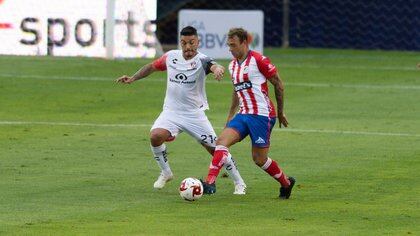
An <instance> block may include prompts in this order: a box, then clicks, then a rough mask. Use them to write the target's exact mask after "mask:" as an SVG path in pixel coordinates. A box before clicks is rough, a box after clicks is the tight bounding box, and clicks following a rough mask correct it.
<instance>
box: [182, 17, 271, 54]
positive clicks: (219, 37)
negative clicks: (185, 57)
mask: <svg viewBox="0 0 420 236" xmlns="http://www.w3.org/2000/svg"><path fill="white" fill-rule="evenodd" d="M185 26H193V27H195V28H196V29H197V31H198V36H199V38H200V48H199V51H200V52H202V53H204V54H206V55H208V56H210V57H213V58H220V59H221V58H225V59H228V58H229V59H230V58H232V55H231V54H230V52H229V48H228V46H227V33H228V31H229V29H230V28H234V27H242V28H244V29H246V30H247V31H248V32H249V33H251V34H252V36H253V39H254V40H253V42H252V43H251V45H250V48H251V49H252V50H255V51H258V52H260V53H263V47H264V43H263V39H264V13H263V12H262V11H259V10H256V11H225V10H181V11H179V16H178V41H179V32H180V31H181V29H182V28H184V27H185Z"/></svg>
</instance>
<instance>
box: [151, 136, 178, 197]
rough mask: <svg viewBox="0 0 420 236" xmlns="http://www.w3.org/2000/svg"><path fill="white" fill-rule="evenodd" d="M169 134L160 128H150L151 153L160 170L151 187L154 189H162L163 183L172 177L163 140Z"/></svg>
mask: <svg viewBox="0 0 420 236" xmlns="http://www.w3.org/2000/svg"><path fill="white" fill-rule="evenodd" d="M169 136H171V133H170V132H169V131H168V130H166V129H162V128H156V129H152V131H151V132H150V144H151V149H152V152H153V155H154V157H155V160H156V162H157V164H158V165H159V167H160V169H161V172H160V175H159V177H158V178H157V180H156V181H155V183H154V184H153V187H154V188H155V189H162V188H163V187H165V184H166V183H167V182H169V181H170V180H172V179H173V174H172V170H171V168H170V166H169V163H168V156H167V151H166V145H165V143H164V142H165V140H166V139H167V138H168V137H169Z"/></svg>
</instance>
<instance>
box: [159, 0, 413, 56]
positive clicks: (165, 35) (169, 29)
mask: <svg viewBox="0 0 420 236" xmlns="http://www.w3.org/2000/svg"><path fill="white" fill-rule="evenodd" d="M180 9H214V10H222V9H225V10H255V9H258V10H262V11H263V12H264V16H265V20H264V45H265V46H274V47H279V46H281V45H282V40H283V31H282V25H283V21H282V19H283V0H277V1H275V0H262V1H256V0H254V1H249V0H241V1H238V0H224V1H221V0H213V1H204V0H179V1H173V0H172V1H170V0H158V19H157V26H158V28H157V29H158V32H157V34H158V38H159V40H160V41H161V43H163V44H176V40H177V36H176V32H177V27H178V21H177V16H178V11H179V10H180ZM289 14H290V15H289V19H290V24H289V45H290V46H291V47H328V48H356V49H391V50H420V0H289Z"/></svg>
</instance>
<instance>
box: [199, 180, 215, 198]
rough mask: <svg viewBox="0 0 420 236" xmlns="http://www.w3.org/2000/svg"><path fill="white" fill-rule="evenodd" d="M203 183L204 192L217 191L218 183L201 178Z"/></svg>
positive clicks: (212, 192) (211, 192)
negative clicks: (210, 182)
mask: <svg viewBox="0 0 420 236" xmlns="http://www.w3.org/2000/svg"><path fill="white" fill-rule="evenodd" d="M200 181H201V183H202V184H203V193H204V194H209V195H210V194H214V193H216V183H212V184H208V183H206V182H205V181H203V180H201V179H200Z"/></svg>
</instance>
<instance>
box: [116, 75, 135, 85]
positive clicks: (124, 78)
mask: <svg viewBox="0 0 420 236" xmlns="http://www.w3.org/2000/svg"><path fill="white" fill-rule="evenodd" d="M115 82H116V83H122V84H131V83H133V82H134V78H133V77H130V76H127V75H123V76H121V77H120V78H118V79H117V80H115Z"/></svg>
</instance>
